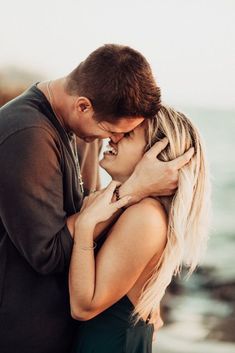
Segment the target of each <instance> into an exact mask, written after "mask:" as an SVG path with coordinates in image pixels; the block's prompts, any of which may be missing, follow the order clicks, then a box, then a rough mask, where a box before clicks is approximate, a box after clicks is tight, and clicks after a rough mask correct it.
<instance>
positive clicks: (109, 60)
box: [66, 44, 161, 120]
mask: <svg viewBox="0 0 235 353" xmlns="http://www.w3.org/2000/svg"><path fill="white" fill-rule="evenodd" d="M66 91H67V93H68V94H71V95H79V96H84V97H87V98H88V99H89V100H90V101H91V103H92V106H93V109H94V111H95V118H96V119H98V120H101V119H103V120H113V119H115V118H120V117H131V116H132V117H133V116H136V117H137V116H143V117H144V118H152V117H153V116H155V115H156V114H157V112H158V110H159V109H160V100H161V94H160V88H159V87H158V86H157V85H156V82H155V80H154V78H153V75H152V71H151V68H150V65H149V63H148V62H147V60H146V59H145V58H144V56H143V55H142V54H141V53H139V52H138V51H136V50H134V49H132V48H130V47H128V46H122V45H115V44H106V45H103V46H102V47H100V48H98V49H96V50H95V51H94V52H92V53H91V54H90V55H89V56H88V57H87V59H86V60H85V61H83V62H82V63H81V64H80V65H79V66H78V67H77V68H76V69H75V70H73V71H72V72H71V73H70V74H69V75H68V77H67V86H66Z"/></svg>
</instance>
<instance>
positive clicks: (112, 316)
mask: <svg viewBox="0 0 235 353" xmlns="http://www.w3.org/2000/svg"><path fill="white" fill-rule="evenodd" d="M163 137H167V138H168V140H169V144H168V146H167V147H166V148H165V150H163V151H162V152H161V153H160V155H159V159H160V160H162V161H169V160H172V159H174V158H176V157H178V156H180V155H181V154H183V153H184V152H185V151H186V150H188V149H189V148H190V147H192V146H193V147H194V149H195V154H194V156H193V158H192V159H191V160H190V162H189V163H188V164H187V165H186V166H184V167H183V168H182V169H181V170H180V172H179V185H178V190H177V191H176V193H175V195H173V196H171V197H161V198H154V197H152V198H146V199H144V200H142V201H141V202H139V203H138V204H134V205H132V206H130V207H128V208H127V209H126V210H125V211H124V212H123V213H122V214H121V216H120V217H119V218H118V220H117V221H116V223H115V224H114V225H113V227H112V228H111V229H110V230H109V231H108V232H107V234H106V235H105V237H103V238H102V239H101V240H100V241H99V242H98V249H99V250H98V252H97V255H95V251H94V248H95V247H96V245H94V242H93V233H94V229H95V226H96V225H97V224H98V223H99V222H102V221H105V220H106V219H108V218H109V217H110V216H111V215H112V214H113V213H114V212H115V211H116V210H117V209H118V208H120V207H122V206H123V205H125V204H126V203H127V202H128V196H126V197H124V198H123V199H121V200H119V201H117V202H113V203H112V202H111V201H112V196H113V192H114V190H115V188H116V186H117V183H116V182H112V183H111V184H110V185H109V186H108V188H107V189H106V190H104V191H101V192H97V193H95V195H92V196H91V197H89V198H88V199H86V201H85V202H84V207H83V209H82V210H81V213H80V215H79V217H78V219H77V221H76V225H75V236H74V249H73V253H72V259H71V265H70V280H69V286H70V302H71V313H72V316H73V317H74V318H75V319H78V320H80V325H79V328H78V332H77V337H76V341H75V344H74V350H73V352H77V353H78V352H79V353H91V352H97V353H98V352H102V353H106V352H107V353H108V352H112V353H116V352H117V353H121V352H126V353H130V352H132V353H149V352H151V345H152V334H153V324H152V320H153V317H154V316H156V313H157V312H158V308H159V303H160V301H161V299H162V297H163V295H164V293H165V290H166V287H167V286H168V285H169V283H170V282H171V279H172V276H173V275H176V274H178V273H179V272H180V270H181V267H182V264H183V263H184V264H186V265H187V266H188V268H189V274H191V273H192V272H193V271H194V269H195V268H196V266H197V264H198V262H199V258H200V255H201V253H202V250H203V249H204V248H205V245H206V240H207V224H208V210H209V182H208V175H207V174H208V173H207V167H206V163H205V155H204V151H203V147H202V142H201V138H200V136H199V133H198V131H197V129H196V128H195V127H194V126H193V124H192V123H191V122H190V120H189V119H188V118H187V117H186V116H185V115H183V114H182V113H179V112H176V111H175V110H173V109H171V108H169V107H166V106H163V107H162V108H161V110H160V112H159V113H158V116H157V117H156V118H154V119H152V120H146V121H144V122H143V123H142V124H141V125H140V126H138V127H137V128H136V129H135V130H133V131H132V132H130V133H127V134H125V136H124V138H123V139H122V140H120V141H119V143H118V144H116V145H115V144H113V143H112V142H110V143H109V145H110V146H109V148H108V150H107V151H106V152H104V157H103V159H102V160H101V162H100V165H101V166H102V167H103V168H104V169H105V170H106V171H107V172H108V173H109V174H110V175H111V177H112V179H113V180H117V181H118V182H119V183H122V182H124V181H125V180H126V179H127V178H128V177H129V176H130V175H131V174H132V172H133V170H134V168H135V166H136V165H137V163H138V162H139V161H140V159H141V158H142V157H143V155H144V153H145V152H146V151H147V150H148V149H149V148H150V147H151V145H152V144H153V143H155V142H156V141H158V140H160V139H162V138H163ZM116 196H118V189H116Z"/></svg>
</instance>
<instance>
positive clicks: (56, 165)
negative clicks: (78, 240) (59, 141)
mask: <svg viewBox="0 0 235 353" xmlns="http://www.w3.org/2000/svg"><path fill="white" fill-rule="evenodd" d="M60 162H61V160H60V153H59V150H58V148H57V146H56V142H55V141H54V139H53V137H52V136H51V135H50V133H49V132H48V131H47V130H46V129H44V128H39V127H32V128H28V129H24V130H21V131H18V132H16V133H14V134H12V135H11V136H8V137H7V138H6V139H5V141H3V142H2V143H1V145H0V165H1V173H0V194H1V197H0V217H1V220H2V222H3V224H4V227H5V229H6V231H7V233H8V234H9V237H10V239H11V241H12V243H13V244H14V245H15V247H16V248H17V249H18V251H19V253H20V254H21V255H22V256H23V257H24V258H25V260H26V261H27V262H28V263H29V264H30V265H31V266H32V268H33V269H34V270H35V271H37V272H39V273H42V274H48V273H53V272H63V271H64V270H65V269H66V268H67V266H68V264H69V260H70V255H71V250H72V243H73V240H72V238H71V235H70V232H69V230H68V227H67V225H66V213H65V210H64V208H63V175H62V171H61V167H60Z"/></svg>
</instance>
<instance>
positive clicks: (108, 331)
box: [72, 296, 154, 353]
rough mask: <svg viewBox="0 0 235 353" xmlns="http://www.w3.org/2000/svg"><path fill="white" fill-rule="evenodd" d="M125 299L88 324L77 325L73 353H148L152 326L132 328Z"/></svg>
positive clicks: (80, 323) (143, 322) (131, 309)
mask: <svg viewBox="0 0 235 353" xmlns="http://www.w3.org/2000/svg"><path fill="white" fill-rule="evenodd" d="M133 309H134V306H133V304H132V303H131V301H130V300H129V298H128V297H127V296H124V297H123V298H121V299H120V300H119V301H118V302H117V303H115V304H114V305H112V306H111V307H110V308H108V309H106V310H105V311H103V312H102V313H100V314H99V315H97V316H96V317H94V318H93V319H91V320H88V321H83V322H78V329H77V333H76V337H75V341H74V347H73V350H72V353H151V352H152V337H153V330H154V327H153V324H149V323H147V322H145V321H144V320H140V321H139V322H138V323H137V324H136V325H134V324H133V319H132V317H131V313H132V311H133Z"/></svg>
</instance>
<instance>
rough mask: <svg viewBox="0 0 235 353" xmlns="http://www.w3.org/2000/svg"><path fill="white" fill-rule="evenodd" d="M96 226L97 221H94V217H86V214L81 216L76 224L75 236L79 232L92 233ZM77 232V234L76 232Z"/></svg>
mask: <svg viewBox="0 0 235 353" xmlns="http://www.w3.org/2000/svg"><path fill="white" fill-rule="evenodd" d="M95 226H96V222H95V220H92V216H91V217H89V216H86V215H85V214H82V213H81V214H80V215H79V217H78V218H77V220H76V222H75V234H76V233H78V231H79V232H86V233H87V232H92V231H94V229H95ZM76 231H77V232H76Z"/></svg>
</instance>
